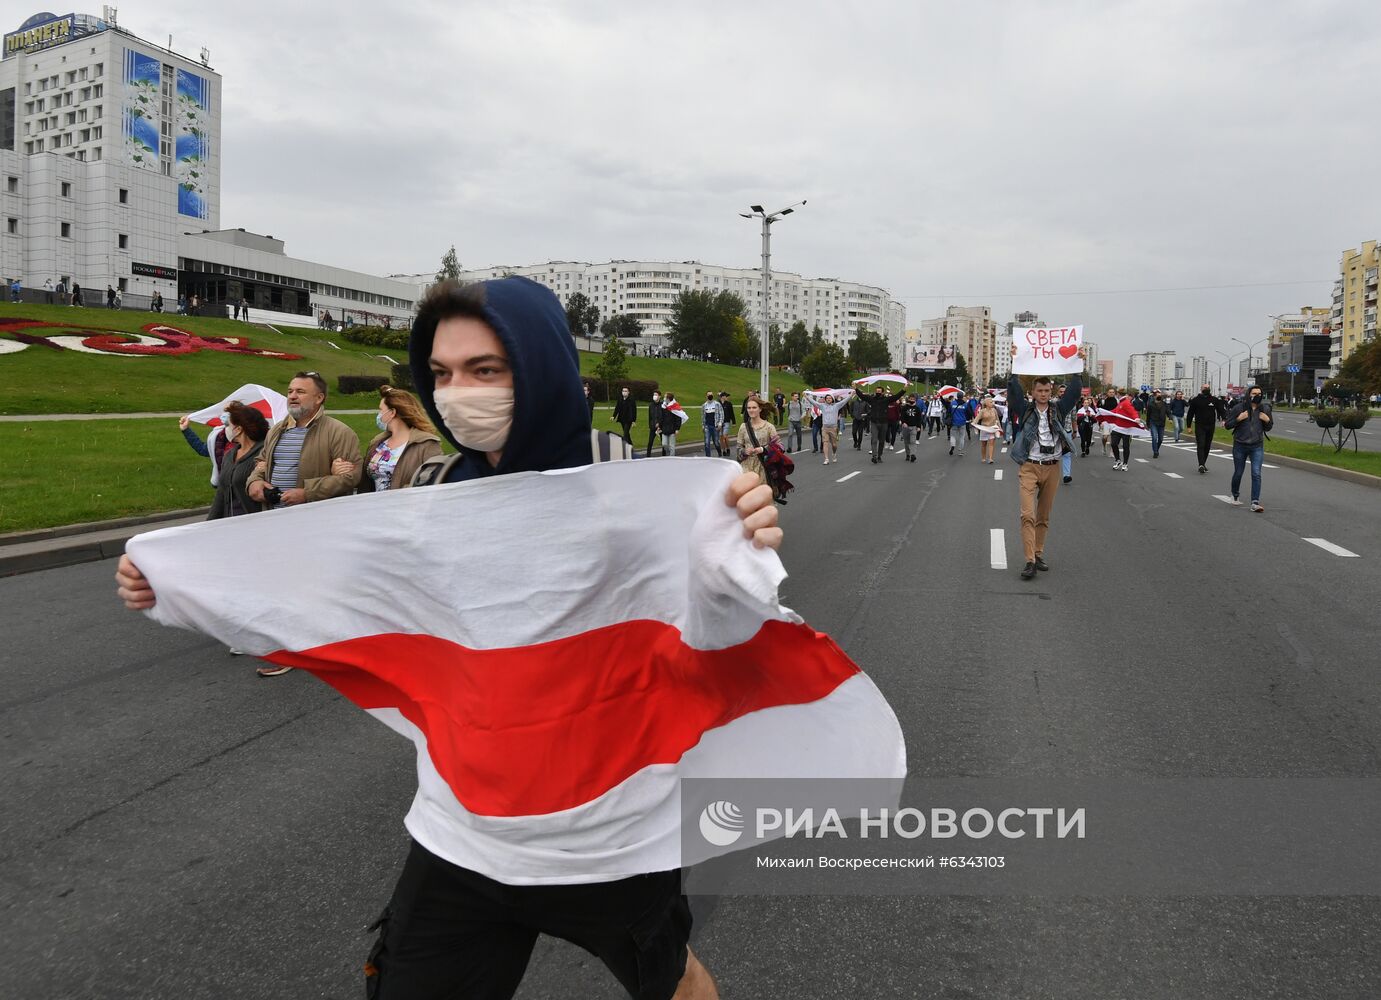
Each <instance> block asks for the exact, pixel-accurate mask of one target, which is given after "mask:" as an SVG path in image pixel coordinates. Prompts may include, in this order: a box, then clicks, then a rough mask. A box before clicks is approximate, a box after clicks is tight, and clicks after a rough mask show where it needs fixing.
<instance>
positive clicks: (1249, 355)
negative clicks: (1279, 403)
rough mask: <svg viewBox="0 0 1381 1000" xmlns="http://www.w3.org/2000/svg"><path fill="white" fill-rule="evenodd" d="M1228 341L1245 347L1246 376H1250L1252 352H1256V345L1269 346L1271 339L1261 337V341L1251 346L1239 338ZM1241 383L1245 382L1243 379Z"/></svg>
mask: <svg viewBox="0 0 1381 1000" xmlns="http://www.w3.org/2000/svg"><path fill="white" fill-rule="evenodd" d="M1228 339H1229V340H1235V341H1237V343H1239V344H1241V345H1242V346H1243V347H1245V348H1246V349H1247V374H1248V375H1250V374H1252V371H1251V364H1252V351H1254V350H1256V348H1257V345H1258V344H1269V343H1270V342H1271V338H1270V337H1263V338H1262V339H1261V340H1258V341H1256V343H1253V344H1249V343H1247V342H1246V341H1245V340H1242V339H1240V338H1238V337H1229V338H1228ZM1228 374H1229V375H1231V374H1232V373H1231V372H1228ZM1243 381H1245V379H1244V380H1243ZM1262 391H1263V392H1264V391H1265V386H1262Z"/></svg>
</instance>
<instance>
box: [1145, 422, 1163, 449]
mask: <svg viewBox="0 0 1381 1000" xmlns="http://www.w3.org/2000/svg"><path fill="white" fill-rule="evenodd" d="M1147 426H1148V427H1150V428H1151V454H1152V455H1153V456H1154V455H1159V454H1160V443H1161V442H1162V441H1164V440H1165V425H1164V424H1147Z"/></svg>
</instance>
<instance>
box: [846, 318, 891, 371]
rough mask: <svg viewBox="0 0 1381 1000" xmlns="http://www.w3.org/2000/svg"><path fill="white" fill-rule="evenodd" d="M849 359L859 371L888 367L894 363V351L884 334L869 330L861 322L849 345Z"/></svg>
mask: <svg viewBox="0 0 1381 1000" xmlns="http://www.w3.org/2000/svg"><path fill="white" fill-rule="evenodd" d="M849 360H850V361H852V362H853V363H854V367H855V368H856V369H858V370H859V371H868V370H869V369H870V368H886V367H888V366H889V365H890V364H891V363H892V352H891V351H890V350H889V349H888V347H887V341H886V340H885V339H883V336H882V334H880V333H876V332H874V331H872V330H869V329H868V328H867V327H865V326H863V324H861V323H860V324H859V327H858V335H857V336H856V337H854V339H853V343H851V344H850V345H849Z"/></svg>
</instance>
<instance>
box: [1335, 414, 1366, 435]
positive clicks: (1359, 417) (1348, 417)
mask: <svg viewBox="0 0 1381 1000" xmlns="http://www.w3.org/2000/svg"><path fill="white" fill-rule="evenodd" d="M1369 416H1371V414H1370V413H1369V412H1368V411H1366V410H1344V411H1343V412H1342V413H1341V414H1340V415H1339V416H1338V423H1340V424H1342V425H1343V426H1344V427H1346V428H1347V429H1348V430H1350V431H1355V430H1360V429H1361V427H1362V425H1363V424H1365V423H1366V422H1367V417H1369Z"/></svg>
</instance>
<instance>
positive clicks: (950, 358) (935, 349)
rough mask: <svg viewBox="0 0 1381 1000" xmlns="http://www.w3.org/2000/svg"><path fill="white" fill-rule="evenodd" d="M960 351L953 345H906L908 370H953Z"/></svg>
mask: <svg viewBox="0 0 1381 1000" xmlns="http://www.w3.org/2000/svg"><path fill="white" fill-rule="evenodd" d="M958 352H959V349H958V348H957V347H955V346H954V345H953V344H914V343H909V344H907V345H906V367H907V368H930V369H933V368H953V367H954V357H955V355H956V354H958Z"/></svg>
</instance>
